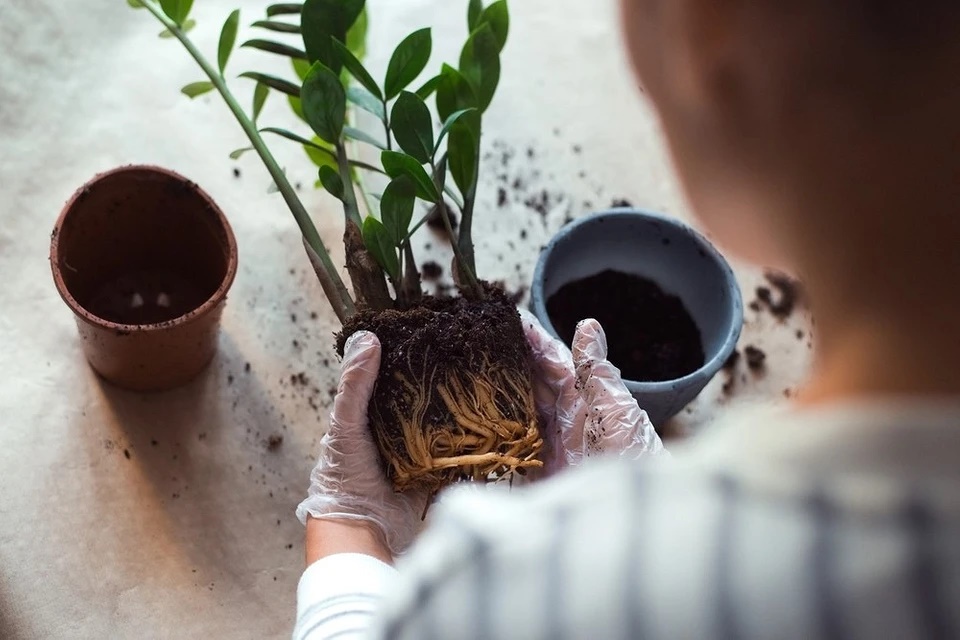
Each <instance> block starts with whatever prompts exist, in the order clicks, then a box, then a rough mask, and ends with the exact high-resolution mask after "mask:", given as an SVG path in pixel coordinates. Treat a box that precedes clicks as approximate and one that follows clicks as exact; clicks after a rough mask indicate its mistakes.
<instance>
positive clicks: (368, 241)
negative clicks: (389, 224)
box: [363, 216, 400, 280]
mask: <svg viewBox="0 0 960 640" xmlns="http://www.w3.org/2000/svg"><path fill="white" fill-rule="evenodd" d="M363 244H364V245H366V247H367V251H369V252H370V255H372V256H373V257H374V259H375V260H376V261H377V263H378V264H379V265H380V266H381V267H383V270H384V271H386V272H387V274H388V275H389V276H390V277H391V278H393V279H394V280H397V279H399V278H400V258H399V257H398V256H397V250H396V249H395V248H394V247H393V244H392V243H391V242H390V235H389V234H388V233H387V229H386V228H385V227H384V226H383V224H382V223H381V222H380V221H379V220H377V219H376V218H374V217H373V216H370V217H368V218H367V219H366V220H364V221H363Z"/></svg>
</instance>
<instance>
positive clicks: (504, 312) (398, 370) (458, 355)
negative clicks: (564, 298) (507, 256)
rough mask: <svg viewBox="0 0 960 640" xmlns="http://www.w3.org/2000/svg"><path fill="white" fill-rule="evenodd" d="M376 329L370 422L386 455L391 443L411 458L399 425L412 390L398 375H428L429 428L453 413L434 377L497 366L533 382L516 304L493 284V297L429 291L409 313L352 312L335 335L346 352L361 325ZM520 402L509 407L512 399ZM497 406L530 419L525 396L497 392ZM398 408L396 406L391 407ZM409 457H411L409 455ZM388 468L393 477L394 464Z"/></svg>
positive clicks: (410, 411) (409, 409)
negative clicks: (376, 370) (444, 295)
mask: <svg viewBox="0 0 960 640" xmlns="http://www.w3.org/2000/svg"><path fill="white" fill-rule="evenodd" d="M360 330H367V331H372V332H374V333H375V334H376V335H377V337H378V338H379V339H380V343H381V345H382V346H383V353H382V356H381V364H380V376H379V378H378V380H377V385H376V388H375V389H374V394H373V398H372V400H371V403H370V421H371V427H372V428H373V430H374V433H375V434H376V435H377V437H378V444H380V447H381V454H383V453H384V451H383V450H384V447H385V446H386V445H385V442H388V443H389V446H390V447H391V448H392V449H393V451H394V452H399V453H400V454H401V455H404V456H406V455H407V454H406V447H405V444H404V437H403V433H402V431H401V427H400V425H399V424H398V423H397V420H396V419H395V418H394V415H396V414H400V415H406V416H414V415H418V413H419V412H417V411H415V410H414V407H413V403H412V400H411V394H410V392H409V390H408V389H407V388H406V387H405V386H404V385H403V384H402V383H401V382H399V381H398V376H403V377H406V378H408V379H410V380H415V381H422V382H423V383H424V386H425V387H429V388H426V389H425V391H426V392H427V393H429V394H430V395H429V397H428V399H427V404H426V407H425V408H424V409H423V411H422V417H421V418H420V423H421V424H422V425H423V427H424V428H427V427H435V426H437V425H448V424H450V423H451V421H452V416H451V413H450V411H449V410H448V408H447V407H446V405H445V404H444V402H443V400H442V398H441V397H440V395H439V394H438V393H433V388H432V386H433V385H431V384H430V381H441V380H444V379H445V378H446V377H447V376H448V375H449V374H450V373H452V372H459V374H460V375H461V376H463V375H464V374H466V375H475V376H489V375H490V373H491V371H492V369H498V370H500V371H506V372H511V373H512V374H514V375H516V376H519V377H520V378H521V379H523V380H524V381H526V383H527V384H529V380H530V359H531V353H530V347H529V346H528V344H527V341H526V339H525V338H524V334H523V326H522V325H521V322H520V316H519V314H518V313H517V310H516V307H515V306H514V305H513V304H512V303H511V302H510V301H509V300H508V298H507V296H506V294H504V292H503V291H502V290H500V289H496V288H494V287H492V286H490V287H489V288H488V291H487V299H486V300H483V301H479V302H478V301H471V300H467V299H464V298H461V297H456V298H435V297H430V296H427V297H425V298H424V299H423V300H422V302H421V303H420V305H418V306H417V307H415V308H412V309H409V310H406V311H393V310H390V311H383V312H363V313H360V314H358V315H356V316H355V317H354V318H352V319H351V320H350V321H349V322H347V324H346V325H345V326H344V328H343V332H342V333H341V334H340V335H339V336H338V339H337V351H338V352H339V353H340V354H341V355H342V353H343V348H344V345H345V343H346V339H347V338H348V337H349V336H350V335H352V334H353V333H355V332H356V331H360ZM514 401H515V406H511V405H513V404H514ZM496 402H497V403H498V404H497V406H498V408H499V410H500V412H501V413H502V414H503V415H507V416H513V417H514V418H515V419H516V420H518V421H520V422H521V423H528V422H529V421H530V420H531V416H525V415H524V412H525V409H524V405H523V402H524V399H522V398H511V397H508V396H507V395H505V394H499V395H498V396H497V398H496ZM391 407H393V409H391ZM407 459H409V458H407ZM387 473H388V475H390V477H391V478H392V477H393V476H392V474H391V470H390V467H389V466H387Z"/></svg>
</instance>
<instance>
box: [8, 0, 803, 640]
mask: <svg viewBox="0 0 960 640" xmlns="http://www.w3.org/2000/svg"><path fill="white" fill-rule="evenodd" d="M266 4H267V3H265V2H260V1H259V0H258V1H256V2H255V1H253V0H242V1H241V0H235V1H233V2H229V1H227V0H204V1H203V2H197V3H196V7H195V17H196V19H197V22H198V27H197V28H196V30H195V32H194V37H195V39H196V40H197V42H198V43H199V45H200V47H201V48H202V49H203V50H204V51H207V52H209V53H211V54H213V53H214V52H215V48H216V40H217V37H218V34H219V29H220V24H221V23H222V20H223V19H224V18H225V16H226V15H227V14H228V13H229V11H230V10H231V9H233V8H235V7H236V6H238V5H239V6H241V7H242V9H243V22H244V23H249V22H250V21H252V20H253V19H255V18H257V17H260V16H262V15H263V8H264V6H265V5H266ZM368 4H369V6H370V9H371V31H370V52H369V67H370V68H371V69H373V70H374V71H375V72H376V73H377V74H380V73H382V72H383V70H384V69H385V67H386V60H387V59H388V56H389V53H390V51H391V49H392V47H391V46H390V45H392V44H395V43H396V42H398V41H399V39H400V38H401V37H403V36H404V35H405V34H406V33H409V32H410V31H412V30H414V29H415V28H418V27H421V26H424V25H429V26H432V27H434V36H435V46H434V58H433V61H432V63H431V64H432V65H434V66H435V65H438V64H439V61H440V60H441V57H442V58H444V59H454V58H455V57H456V55H457V52H458V46H459V44H460V43H461V42H462V40H463V38H464V37H465V29H466V27H465V24H464V23H465V18H464V15H465V5H466V2H465V1H461V2H450V1H449V0H370V2H369V3H368ZM78 7H79V5H77V4H76V3H62V2H54V1H53V0H37V1H33V2H12V3H5V6H4V9H3V12H2V20H0V43H2V45H0V46H2V47H3V56H2V57H0V140H2V145H0V146H2V149H3V153H2V154H0V184H2V185H3V196H4V197H3V198H2V199H0V273H2V274H3V277H2V278H0V371H2V374H0V375H2V377H0V576H2V579H0V637H3V638H35V637H44V638H103V637H114V638H120V637H191V638H192V637H236V638H268V637H271V638H272V637H285V636H287V635H288V634H289V632H290V630H291V628H292V621H293V613H294V597H295V587H296V583H297V579H298V577H299V575H300V572H301V570H302V568H303V546H302V538H303V530H302V527H301V526H300V524H299V523H298V522H297V521H296V519H295V518H294V516H293V510H294V508H295V506H296V504H297V502H298V501H299V500H300V498H301V496H302V495H303V494H304V492H305V490H306V486H307V478H308V473H309V470H310V468H311V466H312V463H313V461H314V458H315V455H316V452H317V443H318V441H319V438H320V436H321V435H322V433H323V432H324V429H325V428H326V420H327V411H328V408H329V406H330V401H331V395H330V393H331V389H332V387H333V385H334V384H335V381H336V376H337V373H336V366H337V365H336V358H335V356H334V352H333V346H332V334H333V333H334V332H335V331H336V329H337V326H336V321H335V318H334V317H333V315H332V313H330V312H329V311H328V310H327V309H326V308H325V304H324V301H323V299H322V294H321V291H320V288H319V286H318V284H317V283H316V281H315V279H314V277H313V275H312V273H311V271H310V269H309V265H308V263H307V260H306V257H305V256H304V255H303V252H302V250H301V247H300V240H299V236H298V231H297V228H296V226H295V225H294V223H293V220H292V218H291V216H290V215H289V214H288V212H287V211H286V210H285V208H284V205H283V203H282V201H281V199H280V198H279V196H278V195H276V194H273V195H271V194H269V193H268V187H269V185H270V179H269V177H268V175H267V173H266V171H265V170H264V169H263V168H262V167H261V166H260V165H259V164H258V160H257V158H256V157H255V156H253V155H252V154H251V155H248V156H245V157H243V158H241V159H240V160H237V161H232V160H230V159H229V158H228V157H227V156H228V153H229V152H230V151H231V150H232V149H235V148H238V147H242V146H245V140H244V139H243V137H242V133H241V132H240V130H239V128H238V127H237V125H236V124H235V123H234V122H233V121H232V120H231V118H230V117H229V114H228V113H227V111H226V108H225V107H224V106H223V104H222V103H221V102H220V101H219V99H218V98H217V97H216V96H213V95H208V96H205V97H203V98H200V99H197V100H194V101H191V100H188V99H186V98H185V97H184V96H182V95H181V94H180V93H179V89H180V87H181V86H183V85H185V84H187V83H188V82H192V81H195V80H199V79H201V77H200V73H199V72H198V70H197V68H195V66H194V65H193V63H192V61H190V60H189V59H188V58H187V56H186V54H185V53H184V52H183V51H182V49H181V48H180V47H179V45H178V44H177V43H176V42H175V41H171V40H162V39H159V38H157V32H158V31H159V28H158V26H157V24H156V23H155V22H154V21H153V20H152V18H151V17H150V16H149V15H148V14H146V13H145V12H136V11H132V10H129V9H128V8H127V6H126V3H125V2H123V0H114V1H113V2H96V3H83V7H82V8H78ZM512 12H513V30H512V34H511V42H510V44H509V45H508V48H507V50H506V52H505V59H504V71H503V80H502V85H501V89H500V92H499V94H498V97H497V99H496V101H495V103H494V105H493V107H492V108H491V109H490V111H489V114H488V119H487V121H488V125H487V134H486V137H485V140H484V147H485V150H486V152H487V153H486V154H485V158H484V164H483V168H482V174H483V176H484V178H483V183H484V188H483V189H482V195H481V196H480V205H479V211H480V212H481V215H480V219H479V221H478V223H477V226H478V228H477V231H476V233H477V235H478V237H479V238H480V241H479V243H478V263H479V264H478V269H479V271H480V273H481V274H482V275H483V276H485V277H487V278H488V279H491V280H503V281H504V282H506V284H507V286H508V287H510V288H512V289H514V290H519V289H520V288H521V287H523V286H524V285H528V284H529V281H530V278H531V275H532V272H533V267H534V264H535V262H536V260H537V256H538V253H539V250H540V247H541V246H542V245H543V244H545V243H546V241H547V240H548V239H549V238H550V237H551V235H552V234H553V233H555V232H556V231H557V229H559V228H560V226H562V225H563V224H564V222H565V221H567V220H568V218H571V217H577V216H581V215H584V214H587V213H589V212H591V211H594V210H598V209H602V208H604V207H606V206H608V205H610V203H611V202H612V201H614V200H620V199H625V200H628V201H630V202H632V203H633V204H635V205H637V206H640V207H644V208H648V209H653V210H659V211H665V212H668V213H670V214H672V215H676V216H678V217H680V218H684V219H689V215H688V213H687V211H686V210H685V208H684V205H683V202H682V199H681V197H680V194H679V191H678V189H677V186H676V183H675V182H674V180H673V178H672V176H671V173H670V168H669V163H668V161H667V159H666V156H665V153H664V149H663V145H662V140H661V137H660V134H659V132H658V129H657V125H656V122H655V120H654V118H653V116H652V113H651V111H650V109H649V107H648V105H646V104H645V102H644V100H643V98H642V95H641V94H640V92H639V91H637V90H636V88H635V82H634V80H633V78H632V77H631V75H630V73H629V69H628V66H627V63H626V61H625V58H624V54H623V52H622V48H621V43H620V39H619V33H618V27H617V13H616V8H615V6H614V3H613V2H611V1H610V0H604V1H602V2H573V1H572V0H562V1H561V0H523V1H522V2H514V3H513V5H512ZM241 37H243V35H241ZM271 58H272V56H268V55H267V54H261V53H258V52H253V51H249V50H241V51H238V52H237V53H236V54H235V56H234V58H233V60H232V62H231V68H232V69H233V70H234V71H236V72H237V73H239V72H240V71H243V70H248V69H258V70H265V71H273V72H275V73H285V68H284V65H283V64H282V62H281V61H280V60H275V59H271ZM231 84H232V85H233V86H234V87H235V89H236V91H237V92H238V93H239V94H240V95H241V96H242V98H243V100H244V101H249V99H250V95H251V93H252V86H251V85H250V83H249V82H248V81H245V80H234V81H231ZM261 123H262V124H271V125H275V126H284V127H289V128H298V125H297V123H296V121H295V119H294V118H293V117H292V116H291V115H290V112H289V110H288V109H287V108H286V105H285V104H284V101H283V100H282V99H280V98H279V97H278V96H277V95H273V96H271V98H270V100H269V101H268V104H267V107H266V109H265V111H264V114H263V116H262V118H261ZM274 148H275V149H276V152H277V155H278V157H279V158H280V160H281V162H282V164H283V165H284V166H285V167H286V169H287V173H288V175H289V176H290V177H291V179H292V181H293V182H295V183H297V184H299V185H300V186H301V188H302V197H303V198H304V200H305V203H306V204H307V206H308V208H309V210H310V211H311V212H313V214H314V217H315V219H316V221H317V224H318V226H319V227H320V228H321V232H322V235H323V236H324V237H325V238H326V239H327V241H328V243H329V244H330V246H333V247H337V245H338V242H337V240H338V237H339V234H340V231H339V228H340V226H341V224H342V222H341V214H340V213H339V212H338V210H337V207H336V206H335V205H334V203H333V202H332V201H331V200H330V199H329V198H328V197H326V196H325V195H323V194H321V193H320V192H318V191H315V190H314V188H313V184H314V180H315V175H316V174H315V172H314V170H313V169H312V166H311V165H310V164H309V162H307V161H306V159H305V157H304V156H303V154H302V151H301V150H300V149H298V148H296V147H294V146H292V145H287V144H285V143H283V142H281V141H279V140H278V141H277V143H276V144H275V145H274ZM127 163H152V164H157V165H162V166H165V167H169V168H171V169H174V170H176V171H178V172H180V173H182V174H184V175H186V176H188V177H190V178H191V179H193V180H195V181H196V182H198V183H199V184H200V185H201V186H202V187H203V188H204V189H205V190H207V191H208V192H209V193H210V194H211V195H212V196H213V198H214V199H215V200H216V201H217V202H218V203H219V204H220V206H221V207H222V208H223V210H224V211H225V212H226V213H227V215H228V217H229V218H230V220H231V221H232V224H233V227H234V230H235V232H236V235H237V239H238V242H239V247H240V269H239V273H238V277H237V280H236V284H235V286H234V288H233V290H232V293H231V296H230V303H229V305H228V307H227V311H226V314H225V317H224V321H223V331H222V337H221V342H220V351H219V354H218V356H217V358H216V359H215V361H214V362H213V364H212V366H211V367H210V368H209V370H208V371H207V372H205V373H204V374H203V375H202V376H201V377H200V378H199V379H197V380H196V381H195V382H193V383H192V384H190V385H188V386H186V387H184V388H182V389H179V390H176V391H173V392H169V393H164V394H156V395H138V394H132V393H127V392H124V391H120V390H117V389H115V388H112V387H110V386H109V385H107V384H105V383H103V382H101V381H100V380H99V379H98V378H97V377H96V376H95V375H94V374H93V373H92V372H91V370H90V369H89V368H88V367H87V365H86V363H85V361H84V359H83V356H82V354H81V351H80V346H79V344H78V339H77V334H76V328H75V325H74V321H73V317H72V316H71V314H70V312H69V311H68V309H67V308H66V307H65V306H64V305H63V304H62V302H61V301H60V299H59V297H58V295H57V293H56V290H55V289H54V286H53V283H52V279H51V277H50V271H49V267H48V264H47V259H46V258H47V251H48V245H49V233H50V230H51V229H52V226H53V223H54V220H55V219H56V216H57V215H58V213H59V211H60V209H61V207H62V206H63V203H64V202H65V201H66V200H67V198H68V197H69V196H70V194H71V193H72V192H73V191H74V189H76V188H77V187H78V186H79V185H81V184H82V183H84V182H85V181H87V180H88V179H89V178H91V177H92V176H93V175H94V174H95V173H97V172H99V171H103V170H107V169H110V168H112V167H115V166H118V165H122V164H127ZM235 170H236V171H238V172H239V177H237V176H235ZM500 189H503V192H504V196H503V197H505V198H506V202H503V203H501V202H500V200H501V195H500ZM418 242H419V249H420V255H421V256H431V257H433V258H435V259H437V260H438V261H439V262H440V263H441V264H449V260H450V256H449V249H448V248H447V249H444V248H443V247H442V244H443V243H442V242H441V241H440V239H439V238H438V237H436V236H433V235H431V232H429V231H426V232H423V233H421V234H420V235H419V239H418ZM338 251H339V253H338ZM334 253H335V258H336V260H337V261H338V262H339V263H342V249H340V250H338V249H335V251H334ZM735 266H736V271H737V274H738V277H739V278H740V282H741V285H742V287H743V290H744V296H745V299H746V301H747V302H748V303H749V302H750V301H751V300H753V299H754V298H755V295H754V292H755V289H756V287H757V286H758V285H759V284H760V283H761V282H762V280H763V275H762V270H760V269H757V268H753V267H748V266H746V265H742V264H736V265H735ZM808 324H809V318H808V315H807V314H806V313H805V312H799V313H796V314H794V316H793V317H792V318H790V319H788V320H786V321H778V320H777V319H775V318H773V317H772V316H771V315H770V314H769V313H764V312H760V313H757V312H755V311H752V310H749V309H748V310H747V323H746V327H745V329H744V334H743V344H744V345H745V344H753V345H756V346H758V347H760V348H762V349H763V350H765V351H766V352H767V354H768V367H767V370H766V372H765V373H762V374H759V375H758V374H754V373H750V372H748V371H747V369H746V368H745V367H744V365H743V364H741V365H740V368H739V369H738V370H737V372H736V374H735V376H734V384H733V390H732V393H726V392H724V391H723V389H722V387H723V385H724V383H726V382H727V380H728V378H729V376H728V374H725V373H722V374H721V375H720V376H718V379H716V380H714V382H713V383H711V385H710V386H709V387H708V388H707V390H706V391H705V392H704V393H703V395H702V396H701V398H700V399H698V400H697V401H696V402H695V403H694V404H693V405H691V407H690V408H689V409H688V410H687V411H685V412H684V413H682V414H681V416H680V417H679V418H677V419H676V420H675V421H673V422H672V423H671V424H670V425H668V428H669V430H670V431H671V432H672V433H675V434H676V433H680V434H689V433H694V434H695V433H696V431H697V429H700V428H703V427H704V426H706V425H708V424H709V423H710V422H712V421H713V420H715V419H716V418H717V417H719V416H721V415H722V414H723V413H724V412H725V411H728V410H729V409H730V408H731V407H733V406H737V405H743V404H750V403H754V404H758V403H772V402H782V401H783V399H784V397H785V395H788V394H789V393H790V392H791V390H792V389H793V388H794V387H795V385H796V384H798V383H799V382H800V381H801V380H802V379H803V377H804V376H805V374H806V372H807V369H808V367H809V363H810V358H811V356H810V354H811V346H810V338H809V335H810V328H809V326H808ZM248 365H249V367H248ZM300 373H303V374H304V377H305V380H306V381H305V382H304V381H303V379H302V378H299V374H300ZM291 376H298V382H296V383H292V382H291ZM273 435H279V436H282V437H283V442H282V444H281V445H280V446H279V447H275V448H271V447H269V446H268V444H267V441H268V439H269V438H270V436H273Z"/></svg>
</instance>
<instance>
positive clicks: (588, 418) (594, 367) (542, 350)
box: [520, 311, 666, 475]
mask: <svg viewBox="0 0 960 640" xmlns="http://www.w3.org/2000/svg"><path fill="white" fill-rule="evenodd" d="M520 316H521V321H522V322H523V330H524V334H525V335H526V338H527V342H528V343H530V348H531V349H532V350H533V360H534V370H533V381H534V396H535V398H536V404H537V412H538V413H539V415H540V419H541V421H542V423H543V425H544V431H545V433H544V444H545V447H546V450H545V453H544V472H545V473H546V474H547V475H549V474H552V473H556V472H557V471H559V470H561V469H563V468H565V467H568V466H574V465H578V464H580V463H581V462H582V461H583V459H584V458H588V457H591V456H600V455H619V456H621V457H629V458H633V459H636V458H639V457H641V456H644V455H658V454H661V453H666V450H665V449H664V447H663V443H662V442H661V440H660V436H659V435H657V432H656V430H655V429H654V428H653V424H652V423H651V422H650V419H649V418H648V417H647V413H646V412H645V411H643V410H642V409H641V408H640V406H639V405H638V404H637V401H636V399H634V397H633V396H632V395H630V392H629V391H627V388H626V386H624V384H623V380H622V379H621V378H620V371H619V370H618V369H617V368H616V367H615V366H613V364H611V363H610V361H609V360H607V337H606V334H605V333H604V332H603V328H602V327H601V326H600V323H598V322H597V321H596V320H584V321H583V322H581V323H580V324H579V326H577V331H576V334H575V335H574V339H573V350H572V352H571V350H570V349H567V347H566V345H564V344H563V343H562V342H560V341H559V340H557V339H556V338H554V337H553V336H551V335H550V334H549V333H547V331H546V330H545V329H544V328H543V326H542V325H541V324H540V321H539V320H537V319H536V317H534V316H533V315H532V314H530V313H529V312H527V311H521V312H520Z"/></svg>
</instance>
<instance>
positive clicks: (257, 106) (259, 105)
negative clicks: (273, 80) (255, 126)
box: [253, 82, 270, 122]
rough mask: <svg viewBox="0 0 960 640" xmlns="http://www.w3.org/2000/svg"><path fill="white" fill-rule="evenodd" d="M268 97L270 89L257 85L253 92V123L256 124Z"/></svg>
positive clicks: (260, 84)
mask: <svg viewBox="0 0 960 640" xmlns="http://www.w3.org/2000/svg"><path fill="white" fill-rule="evenodd" d="M269 95H270V87H268V86H267V85H265V84H263V83H262V82H258V83H257V88H256V89H254V90H253V121H254V122H256V121H257V118H259V117H260V112H261V111H263V105H264V104H266V102H267V97H269Z"/></svg>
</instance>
